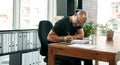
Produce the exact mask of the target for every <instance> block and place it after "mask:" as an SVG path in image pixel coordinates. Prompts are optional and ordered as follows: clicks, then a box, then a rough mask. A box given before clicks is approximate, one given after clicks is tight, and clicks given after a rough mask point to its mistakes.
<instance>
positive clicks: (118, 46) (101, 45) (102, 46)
mask: <svg viewBox="0 0 120 65" xmlns="http://www.w3.org/2000/svg"><path fill="white" fill-rule="evenodd" d="M96 43H97V44H96V47H95V48H92V49H85V48H77V47H71V46H68V45H65V44H62V43H53V44H49V45H48V54H49V55H48V65H55V64H54V63H55V59H54V58H55V55H64V56H71V57H76V58H84V59H93V60H99V61H105V62H109V65H117V61H119V60H120V40H119V38H113V40H106V37H103V36H99V37H97V40H96Z"/></svg>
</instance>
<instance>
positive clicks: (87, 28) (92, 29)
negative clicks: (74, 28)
mask: <svg viewBox="0 0 120 65" xmlns="http://www.w3.org/2000/svg"><path fill="white" fill-rule="evenodd" d="M97 26H98V25H97V24H95V23H93V21H89V22H86V23H85V24H84V26H83V30H84V36H85V37H88V36H89V35H91V34H96V31H97Z"/></svg>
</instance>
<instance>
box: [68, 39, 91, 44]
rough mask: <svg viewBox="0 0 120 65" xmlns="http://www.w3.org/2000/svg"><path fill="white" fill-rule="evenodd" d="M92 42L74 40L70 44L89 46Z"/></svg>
mask: <svg viewBox="0 0 120 65" xmlns="http://www.w3.org/2000/svg"><path fill="white" fill-rule="evenodd" d="M89 41H90V40H72V41H70V44H88V43H89Z"/></svg>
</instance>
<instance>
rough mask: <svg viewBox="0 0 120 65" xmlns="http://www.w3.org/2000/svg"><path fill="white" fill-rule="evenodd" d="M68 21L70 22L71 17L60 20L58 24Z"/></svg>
mask: <svg viewBox="0 0 120 65" xmlns="http://www.w3.org/2000/svg"><path fill="white" fill-rule="evenodd" d="M66 21H69V17H68V16H67V17H64V18H62V19H60V20H58V21H57V22H56V23H65V22H66Z"/></svg>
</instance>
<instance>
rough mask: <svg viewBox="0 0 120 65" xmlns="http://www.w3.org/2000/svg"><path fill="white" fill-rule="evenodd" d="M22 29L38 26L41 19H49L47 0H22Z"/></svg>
mask: <svg viewBox="0 0 120 65" xmlns="http://www.w3.org/2000/svg"><path fill="white" fill-rule="evenodd" d="M20 2H21V3H20V29H33V28H38V23H39V21H40V20H47V14H48V13H47V11H48V8H47V7H48V2H47V0H20Z"/></svg>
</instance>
